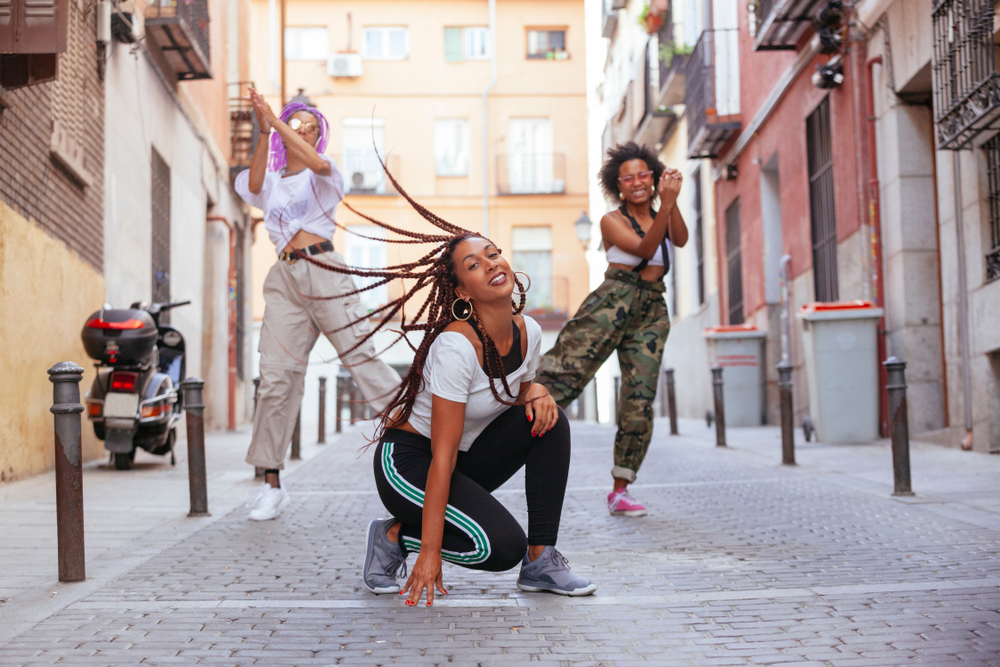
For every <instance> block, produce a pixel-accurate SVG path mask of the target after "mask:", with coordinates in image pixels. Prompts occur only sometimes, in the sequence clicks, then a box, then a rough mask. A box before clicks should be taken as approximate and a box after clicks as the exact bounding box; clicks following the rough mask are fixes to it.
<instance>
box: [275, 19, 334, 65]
mask: <svg viewBox="0 0 1000 667" xmlns="http://www.w3.org/2000/svg"><path fill="white" fill-rule="evenodd" d="M329 55H330V31H329V30H327V29H326V28H306V27H296V28H285V58H286V59H287V60H326V59H327V57H328V56H329Z"/></svg>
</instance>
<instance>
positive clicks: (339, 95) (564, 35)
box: [251, 0, 589, 331]
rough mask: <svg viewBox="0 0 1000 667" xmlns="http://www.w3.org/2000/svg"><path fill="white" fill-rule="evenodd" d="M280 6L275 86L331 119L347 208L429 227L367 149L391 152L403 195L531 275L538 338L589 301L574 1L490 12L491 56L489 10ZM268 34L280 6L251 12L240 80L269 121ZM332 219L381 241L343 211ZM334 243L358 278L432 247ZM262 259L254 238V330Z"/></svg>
mask: <svg viewBox="0 0 1000 667" xmlns="http://www.w3.org/2000/svg"><path fill="white" fill-rule="evenodd" d="M287 2H288V4H287V9H286V12H287V18H286V31H285V33H284V36H285V48H284V51H285V55H286V56H287V60H286V62H285V64H284V68H285V72H286V80H285V90H286V91H287V95H288V97H291V96H293V95H295V93H296V91H298V90H299V89H303V93H304V95H305V96H307V97H308V99H309V100H310V102H311V103H312V104H314V105H315V106H316V107H317V108H318V109H319V110H320V111H321V112H322V113H323V114H324V115H325V116H326V118H327V119H328V120H329V122H330V140H329V145H328V147H327V149H326V152H327V154H328V155H330V156H331V157H333V158H334V159H335V160H336V161H337V164H338V165H339V167H340V170H341V172H342V173H343V174H344V178H345V181H346V182H347V188H348V194H347V197H346V201H347V202H349V203H350V204H351V206H353V207H354V208H355V209H357V210H359V211H362V212H364V213H365V214H367V215H370V216H371V217H373V218H376V219H378V220H380V221H383V222H386V223H389V224H391V225H394V226H399V227H402V228H405V229H410V230H415V231H422V232H431V231H433V229H434V228H433V227H432V226H431V225H430V224H429V223H427V222H425V221H424V220H423V219H422V218H421V217H420V216H419V215H418V214H417V213H416V212H415V211H414V210H413V209H412V208H411V207H410V206H409V205H408V204H407V202H406V201H405V200H404V199H403V198H402V197H401V196H399V195H398V193H396V192H394V190H393V188H392V185H391V184H390V183H387V182H386V179H385V177H384V174H383V173H382V170H381V167H380V166H379V163H378V160H377V159H376V150H377V152H378V153H379V154H381V155H383V156H388V157H387V162H388V166H389V169H390V170H391V171H392V173H393V175H394V176H395V178H396V179H397V180H398V181H399V183H400V184H401V185H402V187H403V188H404V189H405V190H406V191H407V193H408V194H409V195H411V196H412V197H413V198H414V199H416V200H417V201H419V202H420V203H421V204H422V205H424V206H425V207H427V208H428V209H430V210H431V211H433V212H434V213H436V214H437V215H439V216H440V217H442V218H444V219H445V220H447V221H449V222H451V223H454V224H457V225H460V226H462V227H464V228H466V229H469V230H472V231H476V232H481V233H485V234H486V235H488V236H489V238H491V239H492V240H493V241H495V242H496V243H497V245H498V246H500V247H501V248H502V250H503V253H504V255H505V256H506V257H507V258H508V260H510V261H511V262H512V264H514V267H515V269H521V270H524V271H526V272H527V273H529V274H530V275H531V280H532V288H531V291H530V292H531V293H530V296H529V304H528V306H529V308H528V312H529V313H531V314H532V315H533V316H535V317H536V319H538V320H539V321H540V323H542V325H543V328H546V329H548V330H549V331H554V330H557V329H558V328H560V327H561V325H562V323H563V322H564V321H565V319H566V318H567V317H568V316H569V315H571V314H572V313H573V312H575V310H576V308H577V307H578V306H579V304H580V302H581V301H582V300H583V298H584V297H585V296H586V294H587V292H588V279H587V276H588V269H587V263H586V258H585V255H584V247H583V244H582V243H581V242H580V241H579V240H578V237H577V234H576V231H575V223H576V222H577V220H578V219H579V218H580V217H581V215H582V214H583V212H584V211H585V210H586V209H587V208H588V183H589V178H588V173H587V170H588V165H587V136H586V122H587V102H586V71H585V57H584V55H585V54H584V10H583V8H584V2H583V0H554V1H551V2H533V1H528V0H498V1H497V2H496V9H495V34H496V40H495V44H494V40H493V39H491V31H490V15H489V9H488V8H489V4H488V3H487V2H486V0H410V1H404V0H384V1H383V0H370V1H369V2H365V3H354V2H342V1H339V0H287ZM279 24H280V4H277V3H275V2H270V3H269V2H268V1H267V0H255V2H254V3H253V13H252V25H251V34H252V37H251V44H252V49H253V50H252V56H251V58H252V60H251V70H252V77H251V78H252V79H253V82H254V84H255V85H256V86H257V88H258V90H260V91H261V92H262V93H263V94H265V96H266V97H267V98H268V100H269V101H270V102H271V104H272V105H273V106H274V107H275V108H276V109H277V107H278V106H279V104H280V96H281V71H282V63H281V58H280V55H281V52H280V48H281V47H280V44H281V34H280V32H279V28H278V25H279ZM494 50H495V52H494ZM494 67H495V73H496V75H495V82H494V81H493V68H494ZM484 130H485V136H484ZM484 147H485V151H484ZM484 153H485V159H484ZM484 192H485V197H484ZM337 222H338V223H340V224H341V225H344V226H348V227H351V228H354V227H355V226H357V227H359V228H360V229H358V231H361V232H362V233H365V234H366V235H368V236H372V235H375V236H378V235H379V234H380V233H381V232H380V230H378V229H376V228H373V227H372V226H371V225H370V223H367V222H366V221H364V220H363V219H361V218H360V217H358V216H357V215H355V214H353V213H352V212H350V211H348V210H347V208H346V207H345V206H343V205H341V206H340V207H339V208H338V209H337ZM373 233H374V234H373ZM334 244H335V246H336V248H337V250H338V251H339V252H341V253H342V254H343V255H344V256H345V258H346V260H347V262H348V263H349V264H352V265H362V266H379V265H384V264H385V263H389V264H395V263H398V262H400V261H407V260H409V259H413V258H416V257H418V256H420V255H422V254H424V253H426V252H427V250H428V248H427V247H426V246H423V245H411V246H402V245H394V244H392V243H379V242H377V241H375V242H372V241H366V240H364V239H360V238H359V237H357V236H355V235H353V234H345V232H344V231H343V230H341V229H338V231H337V233H336V236H335V238H334ZM274 261H275V250H274V248H273V246H272V245H271V243H270V241H269V240H268V238H267V235H266V234H265V233H263V229H261V228H258V230H257V234H256V239H255V244H254V262H253V264H254V267H255V276H254V295H253V299H254V317H255V319H256V320H257V321H258V322H259V321H260V319H261V317H262V315H263V298H262V290H261V285H262V283H263V279H264V276H265V274H266V272H267V270H268V268H270V266H271V264H273V262H274ZM400 289H401V288H400V286H399V285H391V286H388V289H383V290H381V292H380V291H379V290H374V291H373V293H366V294H365V296H364V299H366V300H367V301H365V303H366V305H368V306H369V307H370V308H374V307H377V306H378V305H380V302H381V303H384V302H385V300H386V299H389V298H393V297H394V296H397V295H398V294H399V293H400V292H399V290H400Z"/></svg>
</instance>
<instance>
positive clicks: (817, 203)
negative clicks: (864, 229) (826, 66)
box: [806, 97, 839, 301]
mask: <svg viewBox="0 0 1000 667" xmlns="http://www.w3.org/2000/svg"><path fill="white" fill-rule="evenodd" d="M806 148H807V149H808V153H809V212H810V217H811V219H812V247H813V281H814V283H815V288H816V300H817V301H836V300H837V299H838V298H839V297H838V292H839V290H838V281H837V215H836V212H835V211H834V191H833V147H832V141H831V137H830V98H829V97H827V98H825V99H824V100H823V101H822V102H821V103H820V105H819V106H818V107H816V110H815V111H813V112H812V114H810V115H809V117H808V118H807V119H806Z"/></svg>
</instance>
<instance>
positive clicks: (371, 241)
mask: <svg viewBox="0 0 1000 667" xmlns="http://www.w3.org/2000/svg"><path fill="white" fill-rule="evenodd" d="M344 245H345V247H346V251H347V252H345V253H344V255H345V257H344V259H345V260H346V261H347V264H348V266H353V267H360V268H365V269H384V268H385V266H386V252H385V229H383V228H382V227H376V226H375V225H348V226H347V233H346V234H345V235H344ZM353 278H354V284H355V285H356V286H357V288H358V289H361V288H364V287H368V286H369V285H373V284H374V283H377V282H378V281H379V280H380V278H376V277H374V276H370V277H360V276H353ZM358 299H359V300H360V301H361V305H362V306H364V307H365V308H366V309H367V310H368V312H369V313H370V312H372V311H373V310H375V309H376V308H380V307H381V306H384V305H385V304H386V303H388V302H389V289H388V286H387V285H379V286H378V287H376V288H374V289H370V290H368V291H367V292H361V293H360V294H358Z"/></svg>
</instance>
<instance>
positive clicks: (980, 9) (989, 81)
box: [932, 0, 1000, 150]
mask: <svg viewBox="0 0 1000 667" xmlns="http://www.w3.org/2000/svg"><path fill="white" fill-rule="evenodd" d="M932 17H933V31H934V52H933V65H932V71H933V75H934V122H935V123H936V124H937V145H938V148H939V149H950V150H961V149H962V148H966V147H968V146H969V145H970V144H972V143H977V144H978V143H982V140H985V139H989V138H990V137H991V136H992V135H993V134H995V133H996V132H997V130H1000V87H998V78H1000V77H998V75H997V68H996V64H995V62H994V59H993V58H994V53H993V52H994V48H995V47H994V45H993V2H992V0H937V1H936V2H935V3H934V8H933V13H932ZM981 135H982V136H981Z"/></svg>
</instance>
